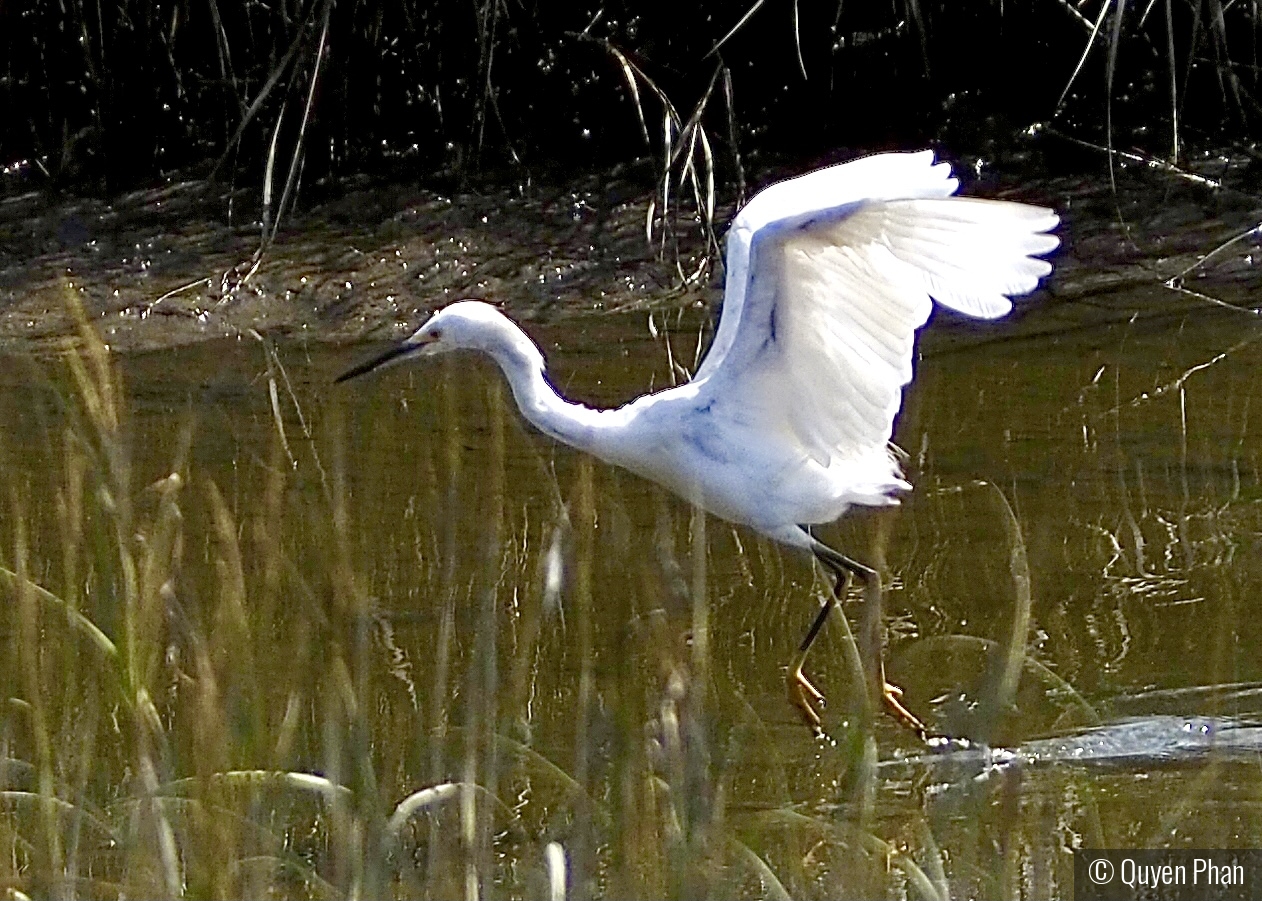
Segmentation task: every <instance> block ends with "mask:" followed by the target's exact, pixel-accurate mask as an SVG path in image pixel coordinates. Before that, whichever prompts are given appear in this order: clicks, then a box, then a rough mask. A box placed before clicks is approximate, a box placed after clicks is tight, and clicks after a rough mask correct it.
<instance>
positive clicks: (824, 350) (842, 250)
mask: <svg viewBox="0 0 1262 901" xmlns="http://www.w3.org/2000/svg"><path fill="white" fill-rule="evenodd" d="M957 188H958V183H957V182H956V180H955V179H954V178H952V177H951V170H950V167H949V166H948V165H946V164H945V163H938V164H934V162H933V152H932V151H924V152H921V153H913V154H882V155H879V156H873V157H867V158H865V159H861V160H856V161H854V162H851V163H846V164H843V165H840V166H833V167H831V168H828V169H822V170H819V171H816V172H811V173H809V174H807V175H804V176H801V177H800V178H795V179H791V180H789V181H785V182H781V183H780V184H777V185H774V186H772V187H770V188H768V189H767V190H765V191H763V192H762V193H760V194H759V195H758V196H756V197H755V198H754V199H753V200H752V201H750V203H749V204H748V205H747V206H746V207H745V208H744V209H743V210H742V211H741V212H740V214H739V215H738V216H737V217H736V220H735V222H734V223H733V225H732V229H731V231H730V233H729V235H728V247H727V285H726V292H725V295H724V300H723V304H724V305H723V314H722V317H721V318H720V321H719V327H718V331H717V333H716V335H715V340H714V343H713V345H712V346H711V348H710V352H709V353H708V354H707V356H706V358H705V360H704V361H703V363H702V365H701V367H700V368H699V369H698V370H697V374H696V376H695V377H694V379H693V385H694V387H695V389H696V390H697V399H698V402H699V403H702V404H707V403H709V404H711V405H712V406H714V405H717V406H718V407H721V408H723V410H724V412H725V414H726V415H728V416H733V417H736V418H738V419H739V420H740V421H741V422H743V423H744V424H746V425H748V426H751V427H755V428H759V429H762V430H765V431H766V432H767V433H768V436H769V437H772V436H778V437H779V438H781V439H782V440H786V441H788V442H791V443H792V446H794V447H800V448H801V450H802V453H803V455H804V457H809V458H812V459H814V460H815V461H817V462H818V463H819V464H821V465H823V466H825V467H830V466H832V465H833V464H835V463H841V462H846V461H855V460H859V459H866V460H869V461H870V460H872V459H873V454H875V453H879V454H882V455H884V454H885V448H886V444H887V442H888V441H889V439H890V436H891V434H892V431H893V423H894V416H895V414H897V412H898V408H899V405H900V402H901V395H902V388H903V386H904V385H906V384H907V383H908V382H910V381H911V377H912V345H913V341H914V338H915V332H916V329H918V328H920V326H922V325H924V323H925V321H926V320H927V319H928V317H929V312H930V310H931V308H932V302H931V298H932V299H933V300H936V301H937V302H938V303H940V304H942V305H944V306H947V307H950V308H951V309H953V310H957V311H958V312H961V313H964V314H966V315H969V316H975V317H978V318H983V319H994V318H997V317H1000V316H1003V315H1004V314H1006V313H1007V312H1008V311H1009V310H1011V309H1012V303H1011V301H1010V300H1009V299H1008V298H1010V297H1013V296H1016V295H1020V294H1025V293H1027V292H1029V291H1032V290H1033V289H1034V288H1035V287H1036V286H1037V285H1038V282H1039V279H1040V278H1042V277H1043V276H1045V275H1047V274H1048V273H1049V272H1050V271H1051V264H1049V263H1048V262H1047V261H1045V260H1042V259H1038V257H1040V256H1042V255H1044V254H1047V253H1049V252H1050V251H1052V250H1053V249H1054V248H1055V247H1056V246H1057V245H1058V244H1059V241H1058V239H1057V238H1056V237H1055V236H1053V235H1049V234H1047V232H1048V231H1049V230H1050V229H1052V228H1054V227H1055V226H1056V224H1057V223H1058V221H1059V220H1058V218H1057V216H1056V214H1055V213H1053V212H1052V211H1051V210H1046V209H1041V208H1038V207H1033V206H1028V205H1026V204H1021V203H1012V202H1007V201H996V200H981V199H973V198H962V197H952V196H951V195H952V194H954V193H955V191H956V189H957Z"/></svg>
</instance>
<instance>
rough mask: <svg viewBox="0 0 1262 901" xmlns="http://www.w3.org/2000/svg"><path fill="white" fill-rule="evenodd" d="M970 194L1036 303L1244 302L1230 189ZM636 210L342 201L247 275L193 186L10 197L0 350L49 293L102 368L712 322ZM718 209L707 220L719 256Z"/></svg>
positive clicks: (619, 205) (639, 197) (55, 323)
mask: <svg viewBox="0 0 1262 901" xmlns="http://www.w3.org/2000/svg"><path fill="white" fill-rule="evenodd" d="M957 168H961V167H957ZM1224 174H1226V175H1228V176H1230V174H1231V173H1230V172H1229V171H1227V170H1223V171H1222V172H1220V173H1219V177H1220V178H1221V177H1222V176H1223V175H1224ZM969 181H970V179H969V178H968V176H967V174H966V175H965V182H966V184H965V188H964V190H965V191H967V192H969V193H976V194H982V195H988V196H1004V197H1013V198H1017V199H1023V200H1028V201H1032V202H1037V203H1044V204H1048V205H1051V206H1054V207H1055V208H1056V209H1057V210H1058V211H1059V212H1060V213H1061V215H1062V219H1063V224H1062V226H1061V229H1060V234H1061V237H1062V241H1063V242H1064V244H1063V247H1062V249H1061V251H1059V252H1058V254H1057V255H1056V257H1055V258H1054V262H1055V264H1056V274H1055V276H1054V277H1053V278H1052V279H1051V280H1050V282H1049V284H1048V287H1047V289H1046V293H1047V294H1048V295H1050V296H1051V297H1052V298H1064V299H1082V298H1084V297H1090V296H1093V295H1104V294H1108V293H1110V292H1112V291H1115V290H1117V289H1120V288H1124V287H1135V286H1139V285H1144V284H1149V285H1152V286H1154V288H1156V287H1159V286H1161V285H1162V284H1163V283H1164V282H1166V281H1167V280H1169V279H1171V278H1174V277H1176V276H1179V274H1180V273H1186V274H1185V275H1184V276H1183V279H1182V282H1181V284H1183V285H1184V286H1185V287H1186V288H1189V289H1192V290H1194V291H1195V292H1197V293H1198V294H1204V295H1206V296H1207V297H1209V298H1211V300H1210V301H1208V302H1211V303H1212V302H1213V301H1215V300H1222V301H1223V302H1227V303H1233V304H1245V305H1247V304H1248V302H1249V298H1248V297H1247V294H1248V291H1249V289H1250V288H1251V286H1252V285H1253V284H1254V283H1255V279H1256V260H1257V258H1258V240H1257V236H1256V235H1248V234H1247V233H1248V232H1249V230H1250V229H1251V228H1252V227H1253V226H1254V225H1256V224H1257V223H1258V222H1259V220H1260V219H1262V201H1259V200H1258V199H1257V197H1255V196H1254V195H1252V194H1251V193H1249V192H1247V191H1244V190H1239V189H1233V188H1227V189H1224V188H1216V187H1212V186H1210V185H1208V184H1204V183H1197V182H1194V181H1190V180H1188V179H1183V178H1178V177H1174V176H1171V175H1168V174H1164V173H1159V172H1151V171H1146V170H1122V171H1121V172H1120V173H1119V182H1118V193H1117V194H1116V195H1114V194H1113V193H1112V192H1111V190H1110V188H1109V186H1108V181H1107V178H1106V177H1104V176H1103V175H1102V174H1101V175H1078V176H1073V177H1060V178H1054V179H1046V180H1043V181H1038V182H1031V181H1028V180H1026V181H1025V182H1023V183H1021V184H1016V183H1013V182H1012V181H1010V180H1005V179H1002V178H998V177H994V176H989V175H988V176H986V177H983V178H982V179H980V180H973V181H974V183H972V184H970V183H969ZM1228 181H1229V182H1230V179H1228ZM653 196H654V195H653V186H652V183H651V181H650V180H649V179H643V178H639V179H629V178H625V177H620V176H616V175H614V176H610V175H606V176H603V177H592V178H588V179H585V180H583V181H582V182H577V183H575V184H572V185H568V186H565V187H563V188H559V187H532V188H531V189H529V190H528V191H525V190H518V189H506V188H498V189H487V190H482V191H468V192H463V193H451V194H444V193H440V192H438V191H435V190H432V189H426V188H422V187H418V186H415V185H387V186H381V185H372V184H368V183H361V184H358V185H351V186H349V187H347V188H345V189H344V190H342V191H340V192H339V196H337V197H335V198H332V199H329V200H327V201H325V202H322V203H318V204H314V205H311V206H309V207H308V209H307V210H306V211H305V212H304V213H302V214H301V215H299V216H296V217H294V218H291V219H290V220H289V221H288V222H286V223H285V227H284V228H282V230H281V231H280V233H279V234H278V236H277V238H276V240H275V242H274V243H272V244H271V245H270V246H269V247H268V249H267V251H266V252H265V253H264V254H263V257H262V260H261V262H260V263H259V265H258V267H257V269H255V270H254V271H253V272H252V273H250V269H251V267H252V259H253V257H254V254H255V252H256V250H257V249H258V246H259V235H260V231H261V229H260V225H259V223H258V221H257V217H258V214H257V210H255V209H250V205H251V203H252V198H251V196H250V195H248V194H247V193H245V192H237V193H235V194H234V193H230V192H224V191H222V190H219V192H218V193H216V194H213V195H208V192H207V188H206V185H205V184H204V183H202V182H197V181H182V182H173V183H171V184H169V185H165V186H163V187H161V188H158V189H154V190H151V191H146V192H136V193H132V194H128V195H125V196H122V197H119V198H117V199H116V200H114V201H113V202H108V203H107V202H103V201H97V200H83V199H76V198H72V197H66V196H50V195H47V194H44V193H40V192H28V193H24V194H17V195H14V196H10V197H8V198H5V199H4V200H3V201H0V349H3V350H5V351H6V352H33V353H40V352H46V351H48V350H51V349H52V348H54V347H56V346H57V345H58V344H59V342H60V340H61V339H62V338H63V337H64V336H66V335H67V334H69V333H70V331H71V323H72V320H71V318H70V316H69V315H68V312H67V306H66V305H67V294H68V292H73V293H74V295H76V296H77V297H78V298H79V300H80V301H81V302H82V303H83V305H84V307H85V309H87V310H88V312H89V314H90V316H91V317H92V318H93V320H94V321H96V322H97V323H98V324H99V326H100V328H101V331H102V334H103V335H104V336H105V338H106V340H107V341H108V342H109V344H110V346H111V347H112V348H114V349H115V350H118V351H120V352H130V351H137V350H154V349H160V348H165V347H176V346H182V345H187V344H190V343H195V342H199V341H205V340H210V339H217V338H223V337H230V336H240V335H248V334H249V332H250V330H255V331H258V332H262V333H268V334H270V335H272V336H274V337H278V338H279V337H287V336H303V337H305V338H309V339H313V340H318V341H322V342H325V341H327V342H338V343H346V342H355V341H361V340H369V339H387V338H391V337H395V336H397V335H400V334H403V333H406V332H407V331H408V330H409V329H411V328H414V327H415V326H416V324H418V323H419V322H420V321H423V319H424V318H425V316H426V315H427V314H428V313H429V312H430V311H432V310H434V309H436V308H438V307H441V306H443V305H444V304H446V303H448V302H450V301H452V300H455V299H458V298H462V297H477V298H483V299H488V300H492V301H495V302H497V303H499V304H502V305H503V306H504V307H505V309H506V310H507V311H508V312H509V313H510V314H511V315H513V316H515V317H517V318H519V319H524V320H531V319H544V320H552V319H560V318H564V317H565V316H566V315H568V314H571V313H574V312H579V311H583V312H592V311H602V310H606V311H607V310H621V309H626V308H628V307H637V306H643V307H646V308H649V307H657V308H661V307H677V306H681V305H687V304H695V303H708V304H713V305H715V308H717V303H718V301H719V299H720V297H721V291H720V284H721V267H719V266H711V265H708V264H707V257H706V250H707V246H708V236H707V233H706V229H705V228H704V226H703V225H702V224H701V223H700V222H699V221H697V220H696V219H691V220H689V219H686V218H685V219H681V220H678V221H676V222H674V223H673V224H672V227H671V228H670V229H666V230H663V229H662V227H661V222H660V220H659V221H658V222H657V229H656V231H655V233H654V237H653V240H652V242H650V241H649V239H648V238H647V236H646V214H647V211H648V210H649V207H650V203H651V202H652V200H653ZM731 210H732V205H731V203H728V204H727V205H726V206H723V207H720V208H719V209H718V210H717V212H716V215H715V230H716V232H717V234H718V240H719V241H720V242H721V239H722V230H723V228H724V226H725V223H726V221H727V220H728V218H729V217H730V215H731ZM1233 239H1235V240H1234V241H1233ZM1228 242H1232V243H1228ZM1224 245H1226V246H1224ZM1216 248H1217V249H1218V250H1217V252H1215V249H1216ZM247 273H250V274H248V277H247ZM1168 293H1169V294H1171V296H1172V297H1173V296H1174V295H1175V293H1176V292H1173V291H1170V292H1168ZM1182 299H1184V300H1186V299H1187V295H1184V297H1183V298H1182Z"/></svg>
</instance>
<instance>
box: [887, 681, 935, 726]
mask: <svg viewBox="0 0 1262 901" xmlns="http://www.w3.org/2000/svg"><path fill="white" fill-rule="evenodd" d="M882 696H883V697H884V700H885V706H886V707H887V708H889V711H890V713H892V714H893V715H894V718H895V719H897V720H898V721H899V722H901V723H902V724H903V725H905V726H907V727H908V728H909V729H911V730H912V731H913V732H915V733H916V734H917V735H919V736H920V737H921V738H924V737H925V735H926V734H927V733H926V731H925V724H924V723H922V722H921V721H920V720H919V719H917V718H916V715H915V714H914V713H912V712H911V711H910V710H908V709H907V708H906V707H904V706H903V700H902V699H903V690H902V689H901V688H899V687H898V686H897V685H891V684H890V683H889V682H885V690H884V691H883V692H882Z"/></svg>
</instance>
